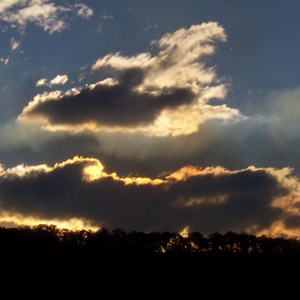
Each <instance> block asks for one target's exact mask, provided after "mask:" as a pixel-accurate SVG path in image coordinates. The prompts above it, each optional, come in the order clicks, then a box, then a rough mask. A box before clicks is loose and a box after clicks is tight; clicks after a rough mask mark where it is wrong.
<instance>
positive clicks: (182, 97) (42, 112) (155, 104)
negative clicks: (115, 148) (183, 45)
mask: <svg viewBox="0 0 300 300" xmlns="http://www.w3.org/2000/svg"><path fill="white" fill-rule="evenodd" d="M142 80H143V71H142V70H141V69H129V70H126V72H123V73H122V74H121V76H120V83H119V84H117V85H97V86H95V87H94V88H87V89H83V90H82V91H81V92H80V93H79V94H77V95H69V96H68V95H65V96H63V97H62V98H60V99H59V100H58V99H56V98H55V99H48V100H47V101H44V102H40V103H38V104H36V105H35V106H33V107H32V108H31V109H30V110H27V111H26V113H25V115H27V116H29V117H30V116H42V117H44V118H46V119H47V120H48V121H49V122H50V123H51V124H52V125H80V124H86V123H94V124H97V125H98V126H101V125H102V126H111V127H114V126H121V127H135V126H140V125H147V124H151V123H152V122H153V121H154V120H155V119H156V117H157V116H158V115H159V113H160V112H161V111H162V110H163V109H166V108H169V109H172V108H176V107H178V106H180V105H183V104H189V103H191V102H192V101H193V100H194V98H195V95H194V93H193V92H192V91H191V90H189V89H185V88H170V89H163V90H162V91H161V92H160V93H159V94H153V93H150V92H139V91H137V90H135V89H134V87H135V86H137V85H138V84H139V83H141V81H142Z"/></svg>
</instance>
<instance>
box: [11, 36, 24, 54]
mask: <svg viewBox="0 0 300 300" xmlns="http://www.w3.org/2000/svg"><path fill="white" fill-rule="evenodd" d="M20 46H21V42H20V41H18V40H16V39H15V38H12V39H11V41H10V52H14V51H16V50H18V49H19V48H20Z"/></svg>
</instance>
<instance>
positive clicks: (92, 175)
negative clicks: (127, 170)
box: [0, 157, 300, 236]
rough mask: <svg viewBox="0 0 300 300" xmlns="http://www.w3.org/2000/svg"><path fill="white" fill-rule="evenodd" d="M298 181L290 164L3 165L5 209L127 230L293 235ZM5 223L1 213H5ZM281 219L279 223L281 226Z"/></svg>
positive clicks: (84, 161) (78, 160)
mask: <svg viewBox="0 0 300 300" xmlns="http://www.w3.org/2000/svg"><path fill="white" fill-rule="evenodd" d="M299 187H300V183H299V179H298V178H296V177H293V176H292V175H291V170H290V169H288V168H284V169H274V168H255V167H248V168H246V169H241V170H235V171H230V170H228V169H225V168H222V167H207V168H198V167H194V166H186V167H184V168H181V169H179V170H177V171H175V172H170V173H168V174H165V175H162V176H159V177H157V178H148V177H138V176H137V177H134V176H128V177H121V176H119V175H118V174H117V173H114V172H107V171H105V168H104V166H103V164H102V163H101V162H100V161H99V160H97V159H94V158H83V157H74V158H73V159H70V160H67V161H64V162H62V163H57V164H55V165H54V166H52V167H51V166H48V165H37V166H26V165H19V166H17V167H14V168H8V169H6V168H5V167H3V166H2V167H1V170H0V191H1V192H0V200H1V210H2V212H6V215H9V216H10V221H11V222H13V215H14V214H16V215H18V216H19V217H18V222H19V223H20V222H21V221H20V214H21V215H23V216H24V218H25V217H26V218H28V217H32V218H36V219H49V220H50V219H54V218H56V219H62V220H65V219H71V218H77V219H79V220H80V219H82V220H89V222H90V223H91V224H96V225H98V226H104V227H107V228H116V227H119V228H124V229H126V230H145V231H147V230H170V231H180V230H181V229H182V228H184V227H186V226H189V228H190V229H191V230H198V231H200V232H203V233H211V232H214V231H220V232H225V231H228V230H234V231H238V232H241V231H247V232H252V233H261V232H268V234H276V235H280V234H285V235H287V236H292V235H293V233H295V232H298V233H299V230H300V228H299V227H298V225H299V218H300V214H299V209H298V207H299V201H300V193H299V191H300V189H299ZM0 220H1V218H0ZM276 224H277V225H278V224H280V225H281V227H280V226H279V225H278V226H276Z"/></svg>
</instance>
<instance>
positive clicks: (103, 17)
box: [101, 15, 114, 20]
mask: <svg viewBox="0 0 300 300" xmlns="http://www.w3.org/2000/svg"><path fill="white" fill-rule="evenodd" d="M101 19H103V20H113V19H114V16H112V15H102V16H101Z"/></svg>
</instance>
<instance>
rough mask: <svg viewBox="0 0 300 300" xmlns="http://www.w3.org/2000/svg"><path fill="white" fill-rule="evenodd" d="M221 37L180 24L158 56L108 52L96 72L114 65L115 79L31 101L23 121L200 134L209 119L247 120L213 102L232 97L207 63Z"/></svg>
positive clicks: (219, 32)
mask: <svg viewBox="0 0 300 300" xmlns="http://www.w3.org/2000/svg"><path fill="white" fill-rule="evenodd" d="M217 41H226V34H225V31H224V29H223V28H222V27H221V26H220V25H219V24H217V23H213V22H210V23H203V24H200V25H193V26H191V27H190V28H188V29H185V28H181V29H179V30H177V31H175V32H173V33H168V34H165V35H164V36H162V38H161V39H159V40H157V41H154V42H152V44H153V45H155V46H157V47H158V48H159V49H160V51H159V53H158V54H157V55H156V56H152V55H151V54H150V53H140V54H136V55H134V56H123V55H122V54H121V53H116V54H108V55H106V56H104V57H102V58H99V59H98V60H97V61H96V62H95V63H94V65H93V66H92V71H93V72H100V73H101V72H102V70H103V69H105V68H110V69H111V71H112V72H113V74H114V75H113V76H114V78H107V79H105V80H102V81H101V82H97V83H93V84H90V85H88V86H87V87H84V88H81V89H78V90H79V91H80V92H79V93H78V94H75V95H72V96H70V92H69V91H67V92H66V94H60V95H57V97H52V98H51V97H47V100H46V101H31V102H30V103H29V104H28V105H27V106H26V107H25V108H24V110H23V112H22V114H21V116H20V119H22V120H27V121H28V120H29V121H30V120H32V121H36V120H37V119H39V121H40V122H42V121H44V126H45V128H48V129H50V130H51V129H52V130H67V131H77V130H78V129H79V130H82V129H84V130H85V129H89V130H93V131H105V132H110V131H124V132H129V133H133V132H141V133H144V134H146V135H150V136H178V135H187V134H191V133H193V132H197V130H198V128H199V126H200V125H201V124H203V123H205V122H206V121H207V120H209V119H214V118H217V119H222V120H224V121H228V120H232V119H239V118H243V117H244V116H243V115H242V114H241V113H240V112H239V111H238V110H237V109H233V108H230V107H228V106H226V104H222V105H211V104H210V103H209V102H210V100H211V99H224V98H225V97H226V95H227V86H226V84H225V83H221V82H220V80H219V79H218V78H217V75H216V73H215V70H214V69H213V68H208V67H206V65H205V62H204V61H205V57H206V56H208V55H212V54H213V53H214V51H215V44H216V42H217ZM38 83H39V84H45V83H46V81H45V80H44V79H42V81H41V82H38ZM50 84H51V82H50ZM39 97H41V95H37V96H36V97H35V98H39Z"/></svg>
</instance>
